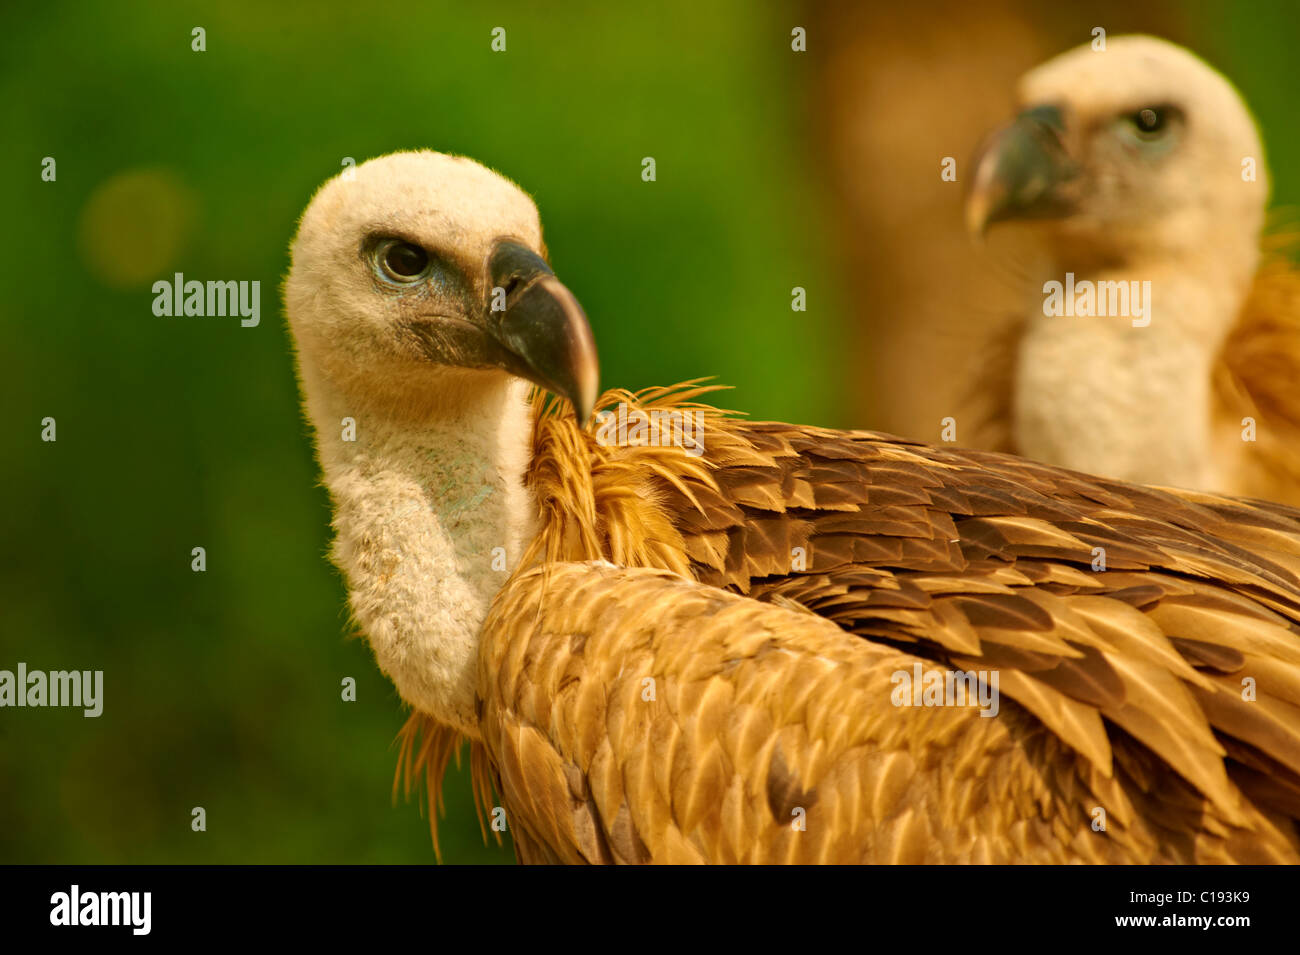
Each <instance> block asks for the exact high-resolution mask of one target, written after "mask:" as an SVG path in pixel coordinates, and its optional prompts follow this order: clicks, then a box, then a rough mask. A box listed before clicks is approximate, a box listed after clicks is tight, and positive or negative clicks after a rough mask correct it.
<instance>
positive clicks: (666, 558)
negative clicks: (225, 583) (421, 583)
mask: <svg viewBox="0 0 1300 955" xmlns="http://www.w3.org/2000/svg"><path fill="white" fill-rule="evenodd" d="M701 391H702V389H700V388H698V387H692V388H687V389H686V390H684V391H680V392H676V393H674V392H672V391H670V390H667V389H661V390H656V391H653V392H649V393H642V394H641V395H639V396H632V395H628V394H626V393H615V394H613V395H610V396H607V397H606V404H609V403H617V402H623V403H625V404H629V405H631V406H632V407H634V408H641V409H642V410H644V411H647V412H648V411H652V410H654V409H656V408H658V409H664V410H666V409H676V410H678V411H683V412H685V411H690V412H693V413H694V414H696V415H698V416H699V418H698V419H696V423H697V424H698V422H699V421H703V422H704V426H703V431H702V444H703V448H704V452H703V454H702V455H699V456H692V455H691V454H688V453H686V452H685V451H684V450H683V448H682V447H680V446H677V445H673V444H672V443H671V442H669V443H668V444H667V445H660V446H626V445H623V446H605V445H603V444H601V443H599V442H598V441H597V440H595V439H594V438H593V437H592V435H591V434H590V433H585V432H581V431H579V429H578V428H577V427H576V425H574V424H573V423H572V422H571V421H569V420H568V419H567V418H562V417H560V416H558V415H554V414H541V415H539V417H538V425H537V432H536V435H535V455H534V467H533V469H532V471H531V473H530V475H529V482H530V484H531V485H532V487H533V490H534V493H535V495H536V497H537V499H538V501H539V503H540V506H541V508H542V515H543V530H542V532H541V533H540V534H539V535H538V537H537V539H536V540H535V541H534V545H533V550H532V552H531V554H530V555H529V558H528V559H527V561H526V562H525V566H524V567H522V568H521V569H520V570H519V571H518V572H516V574H515V575H514V576H513V577H512V579H511V581H510V582H509V583H508V584H507V586H506V587H505V588H503V590H502V591H501V593H500V594H499V595H498V597H497V599H496V601H495V603H494V605H493V610H492V613H491V615H490V616H489V619H488V622H487V624H486V625H485V627H484V631H483V636H482V644H481V653H480V705H481V726H482V730H483V739H482V742H481V744H480V745H481V747H482V750H483V753H484V754H485V764H486V765H487V766H488V767H490V771H491V776H492V779H491V782H492V783H493V784H494V785H495V786H496V787H497V788H498V791H499V792H500V793H501V795H502V799H503V803H504V805H505V807H506V812H507V817H508V818H509V819H511V820H512V823H511V830H512V832H513V833H514V835H515V837H516V840H517V843H518V845H519V851H520V854H521V858H525V859H528V860H553V861H592V862H595V861H647V860H653V861H690V860H694V861H709V862H721V861H877V862H883V861H905V862H922V861H925V862H938V861H988V862H1009V861H1044V862H1048V861H1056V862H1063V861H1085V862H1103V861H1131V862H1156V861H1163V862H1224V861H1242V862H1271V861H1290V862H1295V861H1300V835H1298V833H1297V820H1300V511H1296V510H1293V509H1290V508H1288V507H1285V506H1283V505H1275V504H1268V503H1264V502H1258V501H1245V500H1238V499H1233V498H1228V497H1222V496H1218V495H1214V494H1207V493H1193V492H1185V491H1174V490H1168V489H1161V488H1153V487H1143V486H1136V485H1129V484H1124V483H1122V482H1118V481H1110V480H1106V479H1102V478H1095V477H1091V476H1088V475H1083V474H1079V473H1075V472H1070V471H1066V470H1062V469H1059V468H1054V467H1051V466H1048V465H1043V464H1037V463H1034V462H1031V461H1027V460H1023V459H1020V458H1015V457H1011V456H1007V455H1002V454H997V453H994V452H978V451H967V450H959V449H947V448H937V447H929V446H926V445H921V444H916V443H911V442H907V441H903V440H900V439H897V438H893V437H889V436H886V435H880V434H874V433H869V432H857V431H855V432H840V431H830V430H824V429H818V428H809V427H799V426H794V425H786V424H776V423H750V422H744V421H740V420H736V419H734V418H729V417H726V416H724V415H723V414H722V413H720V412H717V411H715V410H713V409H711V408H708V407H707V406H704V405H700V404H698V403H695V402H694V401H693V399H694V398H696V397H698V396H699V394H700V393H701ZM917 666H919V667H921V668H922V669H925V670H937V671H940V672H946V671H949V670H956V671H976V672H982V673H983V674H985V676H984V679H985V680H986V681H988V680H990V676H989V674H993V673H996V678H997V679H998V689H999V693H1000V707H999V711H998V713H997V715H996V717H994V718H987V717H986V716H983V715H981V712H980V709H979V708H978V707H972V706H907V705H895V700H896V694H895V691H896V689H897V688H898V686H899V682H898V677H897V674H900V673H912V672H914V668H915V667H917ZM647 681H650V682H647ZM444 763H445V758H444ZM799 810H802V814H800V813H799V812H798V811H799ZM1099 810H1101V811H1102V812H1099ZM1099 820H1100V821H1104V828H1097V825H1099ZM800 823H801V824H802V826H803V828H799V824H800Z"/></svg>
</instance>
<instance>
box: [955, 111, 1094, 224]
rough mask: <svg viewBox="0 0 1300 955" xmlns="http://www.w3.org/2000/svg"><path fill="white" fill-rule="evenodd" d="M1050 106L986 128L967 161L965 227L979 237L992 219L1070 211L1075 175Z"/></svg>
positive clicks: (1060, 120)
mask: <svg viewBox="0 0 1300 955" xmlns="http://www.w3.org/2000/svg"><path fill="white" fill-rule="evenodd" d="M1064 135H1065V123H1064V120H1063V118H1062V116H1061V111H1060V110H1059V109H1057V108H1056V107H1055V106H1038V107H1035V108H1033V109H1029V110H1026V111H1025V112H1023V113H1021V114H1020V115H1019V116H1018V117H1016V119H1015V121H1014V122H1011V123H1009V124H1008V125H1006V126H1003V127H1002V128H1001V129H999V130H996V131H995V132H994V133H992V134H991V135H990V136H989V137H988V138H987V139H986V140H985V141H984V143H983V145H982V146H981V147H980V149H979V150H978V152H976V154H975V158H974V159H973V160H972V161H971V168H972V169H974V175H973V178H972V179H971V188H970V191H969V193H968V194H967V196H966V228H967V229H968V230H969V231H970V233H971V235H973V236H976V237H980V236H983V234H984V232H985V231H986V230H987V229H988V227H989V226H990V225H992V224H993V223H994V222H1000V221H1003V220H1006V219H1040V218H1050V217H1054V216H1060V215H1064V214H1065V213H1067V212H1069V211H1070V207H1071V197H1070V196H1069V195H1068V194H1067V192H1068V189H1067V183H1070V182H1072V181H1073V180H1075V179H1076V178H1077V177H1078V174H1079V168H1078V166H1077V165H1076V164H1075V162H1074V161H1073V160H1072V159H1070V156H1069V153H1068V152H1067V150H1066V147H1065V141H1064Z"/></svg>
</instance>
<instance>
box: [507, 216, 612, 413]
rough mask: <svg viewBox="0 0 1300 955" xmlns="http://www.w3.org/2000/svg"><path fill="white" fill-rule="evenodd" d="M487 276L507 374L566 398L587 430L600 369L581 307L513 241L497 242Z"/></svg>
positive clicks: (536, 258) (548, 270) (539, 259)
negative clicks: (506, 354)
mask: <svg viewBox="0 0 1300 955" xmlns="http://www.w3.org/2000/svg"><path fill="white" fill-rule="evenodd" d="M484 270H485V272H486V279H487V285H488V292H487V295H488V304H487V330H488V333H489V334H490V335H491V336H492V337H493V338H494V339H496V341H497V342H498V343H499V344H500V345H501V346H502V347H503V348H504V349H505V350H506V352H507V353H508V359H507V365H506V370H508V371H510V372H512V373H514V374H516V375H518V376H519V377H521V378H525V379H527V380H528V381H531V382H533V383H534V384H536V385H540V386H541V387H543V388H545V389H546V390H548V391H550V392H552V393H554V394H556V395H559V396H560V397H562V398H567V399H568V400H569V402H570V403H571V404H572V405H573V410H574V413H575V414H576V415H577V416H578V423H579V424H582V425H585V424H586V423H587V422H588V421H589V420H590V419H591V413H592V410H593V409H594V407H595V404H596V397H597V393H598V390H599V387H600V364H599V362H598V361H597V357H596V340H595V338H594V337H593V336H592V334H591V326H590V325H589V324H588V323H587V316H586V314H585V313H584V312H583V310H582V306H581V305H579V304H578V300H577V299H576V298H574V297H573V293H572V292H570V291H569V290H568V289H567V288H565V287H564V285H563V284H562V283H561V282H560V280H559V279H557V278H556V277H555V273H554V272H552V271H551V268H550V266H548V265H547V264H546V261H545V260H544V259H543V258H542V257H541V256H540V255H538V254H537V253H536V252H534V251H532V250H531V249H529V248H528V247H526V246H524V245H522V244H520V243H518V242H516V241H514V240H511V239H498V240H497V242H496V243H495V244H494V245H493V246H492V250H491V251H490V252H489V253H488V257H487V262H486V263H485V265H484Z"/></svg>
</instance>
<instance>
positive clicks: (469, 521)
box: [303, 370, 535, 737]
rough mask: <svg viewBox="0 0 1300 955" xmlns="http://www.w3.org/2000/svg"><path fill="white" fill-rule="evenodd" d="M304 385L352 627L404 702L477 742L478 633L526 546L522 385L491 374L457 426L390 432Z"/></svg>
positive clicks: (437, 423) (526, 418) (321, 386)
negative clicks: (349, 423) (349, 428)
mask: <svg viewBox="0 0 1300 955" xmlns="http://www.w3.org/2000/svg"><path fill="white" fill-rule="evenodd" d="M485 374H486V373H485ZM303 378H304V387H305V389H306V390H307V393H308V409H309V414H310V415H311V417H312V420H313V423H314V424H315V425H316V429H317V432H318V435H319V449H320V459H321V466H322V468H323V470H324V472H325V481H326V484H327V485H328V487H329V489H330V493H331V495H332V497H333V500H334V515H335V516H334V528H335V531H336V535H337V536H336V539H335V542H334V549H333V556H334V560H335V562H336V563H337V564H338V566H339V568H340V569H341V570H342V571H343V572H344V574H345V575H346V577H347V581H348V590H349V596H350V600H351V606H352V612H353V615H354V616H355V618H356V619H357V621H358V622H359V623H360V625H361V627H362V629H363V631H364V632H365V634H366V636H367V638H368V639H369V641H370V644H371V647H372V648H373V649H374V651H375V656H376V658H377V660H378V662H379V665H380V667H381V668H382V669H383V671H384V672H385V673H386V674H387V675H388V676H389V677H390V678H391V679H392V680H393V682H394V684H395V685H396V686H397V690H398V692H399V693H400V694H401V696H402V698H403V699H404V700H406V701H407V702H408V703H410V704H412V705H413V706H415V707H416V708H418V709H419V710H421V711H423V712H425V713H427V714H429V715H430V716H432V717H433V718H434V719H436V720H438V721H439V722H441V723H444V724H446V725H448V726H451V727H454V728H455V729H457V730H459V731H461V732H463V733H465V734H467V735H469V736H471V737H477V736H478V729H477V720H476V717H475V713H474V710H475V706H474V699H475V690H476V685H477V657H478V641H479V629H480V627H481V625H482V623H483V620H484V618H485V617H486V616H487V611H488V607H489V605H490V604H491V602H492V598H493V597H494V596H495V595H496V592H497V591H498V590H499V589H500V587H501V585H502V584H503V583H504V582H505V581H506V579H507V578H508V577H509V574H510V572H511V571H512V570H514V569H515V567H516V565H517V562H518V561H519V559H520V555H521V552H522V550H523V547H524V546H525V545H526V543H527V541H528V540H529V539H530V538H531V536H532V522H533V520H534V513H535V509H534V508H533V507H532V505H531V501H530V498H529V495H528V493H527V492H526V491H525V489H524V486H523V475H524V471H525V468H526V466H527V461H528V440H529V434H530V415H529V410H528V405H527V400H526V399H527V388H528V386H527V385H526V384H525V383H524V382H521V381H518V380H517V379H509V378H507V377H505V376H504V375H500V376H497V375H493V376H492V380H491V381H490V382H488V384H487V386H485V387H481V388H480V390H479V391H477V392H475V393H474V394H473V395H471V396H470V397H468V398H467V397H466V395H465V394H464V393H462V394H461V395H460V396H459V401H458V407H457V408H456V410H455V411H454V412H452V413H449V414H446V415H444V416H430V417H427V418H423V419H409V420H395V419H394V418H393V417H392V416H391V415H386V414H384V413H382V412H378V411H376V412H369V413H368V412H367V411H366V410H364V409H362V410H359V411H358V410H353V409H349V408H348V407H347V405H348V402H347V401H346V400H345V399H343V398H342V396H340V395H339V394H338V393H337V392H335V391H333V390H332V389H331V388H329V387H328V385H327V383H325V382H323V381H319V380H318V381H314V382H313V381H309V380H308V378H309V375H308V373H307V371H306V370H304V374H303ZM479 384H480V385H482V382H479ZM345 418H352V419H353V420H354V421H355V438H354V440H346V439H347V437H349V435H348V434H347V433H346V432H345V431H344V428H345V427H346V424H345V423H344V420H343V419H345Z"/></svg>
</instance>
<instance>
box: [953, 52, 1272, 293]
mask: <svg viewBox="0 0 1300 955" xmlns="http://www.w3.org/2000/svg"><path fill="white" fill-rule="evenodd" d="M1018 99H1019V102H1020V108H1021V110H1022V111H1021V112H1020V114H1019V116H1017V117H1016V119H1015V120H1014V121H1013V122H1011V123H1009V124H1008V125H1006V126H1004V127H1003V128H1001V129H1000V130H997V131H995V132H994V133H993V134H992V135H991V136H990V137H989V138H988V140H987V141H986V142H985V144H984V145H983V147H982V148H981V150H980V152H979V153H978V155H977V157H976V159H975V160H974V162H973V166H972V168H973V170H974V173H973V176H972V179H971V183H972V185H971V190H970V193H969V196H968V200H967V206H966V217H967V225H968V227H969V228H970V229H971V230H972V231H973V232H976V233H981V232H983V231H984V230H985V229H986V228H987V227H988V226H989V225H991V224H993V223H995V222H1000V221H1005V220H1016V219H1035V220H1042V221H1043V222H1044V223H1045V226H1046V228H1047V230H1048V236H1047V241H1048V243H1049V244H1050V245H1051V246H1052V247H1053V248H1054V249H1055V250H1056V252H1057V253H1058V257H1059V258H1062V259H1065V260H1067V261H1074V262H1088V261H1094V262H1096V263H1097V264H1099V265H1102V266H1106V265H1120V266H1122V265H1124V264H1126V263H1130V262H1132V261H1133V260H1142V261H1148V262H1149V261H1151V260H1153V259H1157V258H1164V259H1169V258H1176V257H1179V256H1183V255H1184V254H1185V253H1186V252H1187V251H1189V250H1191V251H1194V252H1196V253H1197V254H1201V255H1204V254H1205V252H1206V250H1207V249H1241V248H1246V249H1250V248H1253V247H1254V245H1255V243H1256V240H1257V238H1258V235H1259V231H1260V228H1261V226H1262V224H1263V215H1264V207H1265V205H1266V202H1267V198H1268V185H1267V173H1266V171H1265V168H1264V157H1263V147H1262V145H1261V142H1260V138H1259V134H1258V132H1257V130H1256V128H1255V123H1254V121H1253V119H1252V118H1251V115H1250V112H1249V110H1248V109H1247V107H1246V104H1245V103H1244V102H1243V100H1242V98H1241V96H1240V95H1239V94H1238V93H1237V91H1236V90H1235V89H1234V88H1233V86H1232V84H1231V83H1229V82H1228V81H1227V80H1226V79H1225V78H1224V77H1223V76H1222V75H1221V74H1219V73H1218V72H1216V71H1215V70H1214V69H1212V68H1211V67H1210V66H1208V65H1207V64H1206V63H1204V62H1203V61H1202V60H1200V59H1198V58H1197V57H1196V56H1194V55H1193V54H1191V53H1189V52H1188V51H1187V50H1184V49H1182V48H1181V47H1178V46H1175V45H1174V44H1172V43H1169V42H1166V41H1164V40H1160V39H1157V38H1155V37H1149V36H1121V37H1114V38H1111V39H1109V40H1108V41H1107V44H1106V48H1105V49H1104V50H1093V49H1092V47H1091V45H1084V46H1082V47H1079V48H1077V49H1075V50H1071V51H1070V52H1068V53H1064V54H1062V55H1061V56H1058V57H1056V58H1055V59H1053V60H1050V61H1048V62H1047V63H1044V64H1043V65H1041V66H1039V67H1037V68H1036V69H1034V70H1031V71H1030V72H1029V73H1027V74H1026V75H1025V76H1024V77H1022V78H1021V81H1020V84H1019V89H1018ZM1245 160H1250V162H1251V164H1253V166H1252V168H1253V170H1254V177H1255V178H1254V179H1253V180H1250V179H1248V178H1247V177H1246V176H1244V175H1243V168H1244V165H1243V163H1244V161H1245ZM1253 264H1254V263H1253V262H1251V263H1250V265H1251V266H1252V267H1253Z"/></svg>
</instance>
